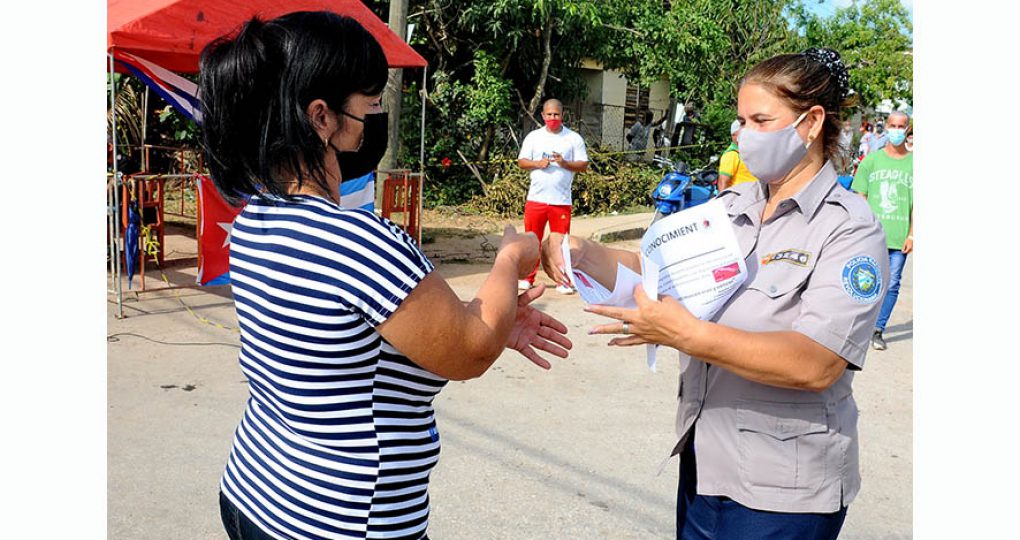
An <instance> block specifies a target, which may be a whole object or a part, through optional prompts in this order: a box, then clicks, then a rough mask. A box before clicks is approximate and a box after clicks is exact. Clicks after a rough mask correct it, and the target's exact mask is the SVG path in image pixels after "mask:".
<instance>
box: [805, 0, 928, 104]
mask: <svg viewBox="0 0 1020 540" xmlns="http://www.w3.org/2000/svg"><path fill="white" fill-rule="evenodd" d="M793 11H794V17H793V19H794V21H795V24H796V25H797V27H798V28H800V29H801V30H802V37H801V40H802V43H803V45H804V46H806V47H822V46H827V47H831V48H833V49H836V50H837V51H839V52H840V55H841V56H842V57H843V61H844V63H846V65H847V67H848V68H850V87H851V88H853V90H854V91H855V92H856V93H857V95H858V100H859V101H858V106H859V107H862V108H864V109H871V108H874V107H875V106H876V105H878V104H879V103H881V102H882V101H883V100H886V99H889V100H892V101H894V102H895V101H900V100H902V101H906V102H908V103H909V102H912V101H913V94H914V91H913V78H914V68H913V39H912V37H911V36H912V33H913V24H912V23H911V21H910V13H909V12H907V9H906V8H905V7H903V4H902V3H900V1H899V0H862V1H859V2H853V3H852V4H851V5H850V6H848V7H846V8H841V9H837V10H836V13H835V14H834V15H832V16H831V17H827V18H823V17H820V16H818V15H815V14H814V13H812V12H811V11H809V10H808V9H807V8H806V7H805V6H804V5H803V4H799V5H797V6H796V7H795V8H794V10H793Z"/></svg>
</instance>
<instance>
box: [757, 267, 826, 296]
mask: <svg viewBox="0 0 1020 540" xmlns="http://www.w3.org/2000/svg"><path fill="white" fill-rule="evenodd" d="M813 270H814V268H813V267H812V266H795V265H792V264H787V263H776V262H773V263H771V264H769V265H767V266H762V267H761V268H759V269H758V275H756V276H755V278H754V281H752V282H751V284H750V285H748V286H747V288H748V289H753V290H756V291H759V292H761V293H762V294H764V295H766V296H768V297H769V298H779V297H781V296H786V295H789V294H793V293H795V292H797V291H799V290H800V289H802V288H803V287H804V284H805V283H807V280H808V278H809V277H811V272H812V271H813Z"/></svg>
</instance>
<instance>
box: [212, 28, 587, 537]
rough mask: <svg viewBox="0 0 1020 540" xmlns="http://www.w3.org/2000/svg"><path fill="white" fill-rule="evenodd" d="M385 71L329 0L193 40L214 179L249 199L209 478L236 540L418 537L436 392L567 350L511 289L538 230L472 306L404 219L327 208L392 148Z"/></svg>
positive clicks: (236, 242) (533, 250)
mask: <svg viewBox="0 0 1020 540" xmlns="http://www.w3.org/2000/svg"><path fill="white" fill-rule="evenodd" d="M386 79H387V64H386V58H385V56H384V54H383V51H382V49H381V47H380V46H379V44H378V43H377V42H376V41H375V39H374V38H373V37H372V36H371V34H369V33H368V32H367V31H365V29H364V28H362V27H361V26H360V25H359V24H358V23H357V22H355V21H354V20H352V19H349V18H346V17H342V16H339V15H336V14H334V13H328V12H300V13H291V14H288V15H285V16H283V17H280V18H277V19H274V20H271V21H268V22H262V21H259V20H257V19H253V20H251V21H249V22H248V23H246V24H245V25H244V27H243V28H242V29H241V30H240V32H239V33H238V34H237V35H236V36H232V37H226V36H225V37H223V38H221V39H220V40H217V41H216V42H214V43H213V44H211V45H210V46H209V47H208V48H207V49H206V50H205V51H204V52H203V54H202V60H201V82H200V92H201V96H202V107H203V115H204V124H203V144H204V146H205V151H206V155H207V157H208V161H209V166H210V169H211V172H212V176H213V180H214V182H215V183H216V186H217V188H218V189H219V190H220V192H221V193H222V194H223V195H224V196H225V197H226V198H227V199H228V200H235V201H236V200H239V199H244V200H247V205H246V207H245V209H244V211H243V212H242V213H241V214H240V215H239V216H238V218H237V220H236V221H235V223H234V227H233V230H232V233H231V248H230V277H231V283H232V287H233V294H234V302H235V306H236V310H237V319H238V325H239V326H240V328H241V352H240V362H241V368H242V370H243V371H244V373H245V375H246V376H247V378H248V384H249V389H250V394H251V396H250V398H249V400H248V403H247V406H246V407H245V411H244V415H243V417H242V419H241V423H240V425H239V426H238V428H237V431H236V433H235V436H234V444H233V448H232V450H231V453H230V456H229V458H228V461H227V466H226V471H225V472H224V474H223V477H222V480H221V482H220V508H221V515H222V517H223V523H224V526H225V528H226V529H227V533H228V535H229V536H230V538H231V539H233V540H237V539H252V538H256V539H257V538H425V537H426V536H425V533H426V528H427V526H428V512H429V498H428V491H427V488H428V478H429V473H430V472H431V470H432V467H433V466H434V465H435V463H436V460H437V458H438V455H439V435H438V432H437V431H436V423H435V419H434V416H433V409H432V400H433V398H434V397H435V395H436V394H437V393H438V392H439V391H440V390H441V389H442V388H443V386H444V385H445V384H446V381H447V380H449V379H455V380H463V379H469V378H473V377H478V376H480V375H481V374H482V373H484V372H485V371H486V369H488V368H489V366H490V365H492V363H493V362H494V361H495V360H496V358H497V357H498V356H499V355H500V354H501V353H502V351H503V350H504V348H507V347H510V348H513V349H516V350H518V351H520V352H521V353H522V354H523V355H524V356H525V357H527V358H528V359H530V360H531V361H532V362H534V363H535V364H537V365H539V366H541V367H543V368H546V369H548V368H549V363H548V362H547V361H546V360H544V359H542V358H541V357H540V356H539V355H538V354H537V353H536V351H535V349H541V350H544V351H547V352H549V353H551V354H553V355H555V356H559V357H566V355H567V349H569V348H570V347H571V343H570V341H569V340H568V339H567V338H566V336H565V335H564V334H565V333H566V331H567V329H566V327H565V326H563V324H561V323H560V322H558V321H556V320H555V319H552V318H551V317H549V316H547V315H544V314H542V313H540V312H538V311H536V310H535V309H533V308H531V307H529V306H528V304H529V303H530V302H531V301H533V300H534V299H536V298H538V297H539V296H540V295H541V294H542V291H543V289H542V288H537V289H533V290H532V291H528V292H527V293H525V294H524V295H522V296H520V297H518V296H517V294H516V293H517V290H516V283H517V279H518V278H520V277H522V276H524V275H526V274H527V273H528V272H529V271H530V270H531V269H532V268H534V266H535V264H536V261H537V259H538V242H537V240H536V238H535V237H534V235H532V234H517V233H516V232H515V231H514V229H513V227H510V226H508V227H507V229H506V231H505V232H504V236H503V241H502V245H501V246H500V250H499V252H498V253H497V255H496V260H495V263H494V264H493V267H492V272H491V273H490V275H489V276H488V278H487V279H486V281H485V283H484V284H483V285H482V287H481V288H480V289H479V291H478V294H477V296H476V297H475V299H474V300H472V301H471V302H467V303H465V302H462V301H460V300H459V299H458V298H457V296H456V295H455V294H454V293H453V291H452V290H451V289H450V287H449V286H448V285H447V283H446V282H445V281H444V280H443V278H442V277H440V276H439V275H438V274H437V273H435V272H433V271H432V270H433V266H432V263H431V262H429V260H428V259H427V258H426V257H425V255H424V254H423V253H422V252H421V250H420V249H419V248H418V246H417V244H416V243H415V242H414V241H413V240H412V239H411V238H410V237H409V236H407V234H405V233H404V232H403V231H401V230H400V229H399V228H398V227H397V226H395V225H393V224H392V223H390V222H389V221H387V220H384V219H381V218H379V217H377V216H375V215H374V214H372V213H371V212H367V211H364V210H359V209H349V208H344V207H342V206H340V204H339V195H338V193H339V191H338V188H339V184H340V182H341V179H342V178H343V177H345V176H354V175H356V173H355V170H356V169H357V168H358V167H359V164H360V165H361V166H362V168H363V166H364V165H365V164H366V163H367V164H368V165H369V166H371V167H374V165H375V164H376V163H378V160H379V157H380V156H381V151H380V149H384V148H385V141H386V132H385V127H384V126H385V125H386V122H385V115H384V113H381V108H380V105H379V101H380V99H379V96H380V94H381V92H382V90H383V88H384V87H385V85H386ZM380 126H382V128H381V129H380ZM357 172H363V171H360V170H359V171H357Z"/></svg>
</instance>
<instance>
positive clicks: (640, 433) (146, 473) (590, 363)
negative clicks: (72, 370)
mask: <svg viewBox="0 0 1020 540" xmlns="http://www.w3.org/2000/svg"><path fill="white" fill-rule="evenodd" d="M627 219H630V221H631V222H640V221H642V220H645V222H647V221H646V220H647V218H646V217H644V216H636V217H630V218H628V217H627V216H619V217H617V218H599V219H586V218H578V219H577V220H576V221H575V231H577V230H578V229H580V230H588V231H592V230H596V229H599V228H604V227H607V226H612V224H613V223H620V222H623V221H626V220H627ZM516 225H518V226H520V222H519V221H518V222H516ZM501 228H502V227H501V224H500V223H499V222H497V221H494V220H488V219H485V218H478V217H475V216H466V215H443V216H437V215H435V214H431V213H427V214H426V215H425V228H424V234H423V236H424V239H423V248H424V250H425V251H426V253H427V254H428V255H429V257H430V258H432V260H433V261H435V262H436V263H437V269H438V271H439V272H440V274H441V275H443V276H444V277H445V278H446V279H447V280H448V282H449V283H450V284H451V286H452V287H453V289H454V291H456V292H457V294H458V295H459V296H460V297H461V298H465V299H467V298H470V297H471V296H473V294H474V292H475V291H476V290H477V288H478V287H479V286H480V284H481V283H482V281H483V280H484V278H485V275H486V272H487V268H488V267H487V264H486V263H487V262H488V261H490V260H491V257H492V254H493V253H494V250H495V246H496V245H498V241H499V233H498V231H500V230H501ZM171 232H173V233H174V234H172V235H170V236H169V237H168V240H167V242H166V247H167V253H168V256H169V262H168V264H167V265H166V269H165V273H166V275H167V279H168V280H169V281H170V282H171V283H176V284H182V285H187V284H191V283H193V282H194V275H195V269H194V253H195V249H196V248H195V243H194V242H195V241H194V232H193V230H192V231H189V230H187V228H184V229H179V228H177V227H173V228H172V229H171ZM480 233H481V234H480ZM484 233H488V234H484ZM617 245H619V246H621V247H631V248H633V247H634V246H635V242H633V241H631V242H623V243H619V244H617ZM910 261H912V259H911V260H908V265H907V268H906V271H905V275H904V283H903V286H902V290H901V296H900V301H899V305H898V306H897V309H896V311H895V312H894V314H893V317H892V320H891V321H890V328H889V329H888V331H887V337H888V340H889V349H888V350H887V351H882V352H874V351H873V352H871V353H870V354H869V355H868V359H867V364H866V366H865V369H864V371H862V372H861V373H860V374H858V375H857V377H856V379H855V382H854V389H855V395H856V397H857V401H858V405H859V407H860V410H861V415H860V433H861V471H862V476H863V488H862V491H861V494H860V495H859V497H858V499H857V500H856V501H855V502H854V503H853V504H852V505H851V507H850V511H849V513H848V516H847V521H846V525H845V527H844V529H843V533H842V535H841V536H840V537H841V538H843V539H845V540H847V539H848V540H865V539H900V538H911V537H912V534H913V533H912V529H913V527H912V509H913V504H912V500H913V499H912V487H913V486H912V464H913V454H912V441H913V436H912V430H911V426H912V411H913V409H912V404H913V387H912V377H913V363H912V354H913V353H912V351H913V313H912V309H911V306H912V295H913V293H912V290H913V289H912V279H911V276H912V263H911V262H910ZM146 276H147V277H146V280H147V287H149V288H150V289H154V288H158V287H159V286H160V282H161V279H160V273H159V271H158V270H156V269H154V268H153V267H152V266H151V265H150V266H149V268H148V269H147V274H146ZM539 281H540V282H543V281H545V282H546V283H548V281H547V280H546V278H545V277H544V276H541V275H540V279H539ZM139 286H140V282H139V279H138V277H136V278H135V280H134V287H135V288H136V289H137V288H138V287H139ZM537 304H538V306H539V308H540V309H543V310H545V311H547V312H548V313H550V314H552V315H554V316H556V317H558V318H560V319H561V320H562V321H564V322H565V323H566V324H567V326H568V327H569V329H570V336H571V337H572V339H573V340H574V343H575V348H574V350H573V352H572V354H571V357H570V358H568V359H566V360H556V361H554V362H553V364H554V367H553V369H552V370H550V371H548V372H546V371H543V370H540V369H538V368H536V367H535V366H533V365H531V364H530V363H529V362H527V361H525V360H524V359H523V358H521V357H520V356H519V355H517V353H514V352H507V353H505V354H504V355H503V356H502V357H501V358H500V359H499V360H498V361H497V363H496V364H495V365H494V366H493V368H492V369H490V370H489V372H487V373H486V374H485V375H484V376H482V377H481V378H479V379H477V380H473V381H469V382H452V383H450V384H449V385H448V386H447V388H446V389H445V390H444V391H443V392H442V393H440V395H439V396H438V397H437V399H436V402H435V408H436V411H437V422H438V425H439V430H440V433H441V437H442V441H443V449H442V457H441V459H440V462H439V464H438V465H437V467H436V469H435V471H434V472H433V475H432V482H431V487H430V494H431V499H432V515H431V518H430V529H429V534H430V536H431V537H432V538H436V539H476V538H535V539H547V538H555V539H575V538H585V539H587V538H607V539H608V538H613V539H617V538H633V539H645V538H672V537H673V531H674V512H675V506H674V504H675V494H676V482H677V468H676V460H675V459H674V460H672V461H670V462H669V463H667V464H666V466H665V468H664V469H662V472H661V473H660V472H659V470H660V466H661V465H662V463H663V459H664V458H665V457H666V455H667V453H668V451H669V449H670V448H671V446H672V442H673V437H674V435H673V415H674V412H675V396H676V385H677V377H678V367H677V363H676V362H675V361H674V360H673V359H674V358H676V356H675V354H672V355H671V354H668V351H660V353H659V369H658V371H657V372H656V373H651V372H650V371H649V370H648V368H647V367H646V366H645V362H644V351H643V349H642V350H638V349H609V348H607V347H605V342H606V341H608V340H607V339H605V338H598V337H589V336H587V335H586V334H585V331H586V330H587V328H589V327H591V326H592V325H594V324H597V323H598V322H599V318H598V317H597V316H594V315H591V314H588V313H585V312H583V311H582V310H581V307H582V302H581V301H580V299H579V298H578V297H577V296H576V295H574V296H561V295H558V294H557V293H555V292H549V293H547V294H546V296H545V297H543V298H541V299H540V300H539V301H538V303H537ZM124 309H125V314H126V315H127V316H126V317H125V318H123V319H119V318H117V317H116V316H115V312H116V308H115V305H114V304H112V303H111V304H108V310H107V315H108V316H107V327H108V330H107V333H108V336H109V337H108V341H109V345H108V371H107V373H108V387H107V390H108V435H107V451H108V467H107V478H108V484H107V485H108V518H107V519H108V537H109V538H113V539H125V540H127V539H136V538H187V539H206V538H208V539H222V538H225V534H224V533H223V532H222V526H221V525H220V522H219V515H218V510H217V506H216V504H217V503H216V500H217V499H216V496H217V495H216V494H217V490H218V482H219V477H220V475H221V474H222V471H223V467H224V463H225V460H226V457H227V454H228V452H229V449H230V444H231V437H232V434H233V430H234V429H235V427H236V425H237V422H238V420H239V418H240V415H241V412H242V410H243V407H244V402H245V399H246V397H247V387H246V381H245V380H244V377H243V376H242V374H241V372H240V368H239V366H238V363H237V343H238V339H237V334H236V332H235V331H233V330H232V327H233V326H234V325H235V324H236V321H235V318H234V311H233V302H232V299H231V295H230V291H229V288H228V287H214V288H202V289H194V288H192V289H177V290H170V291H162V292H159V291H152V290H150V291H149V292H145V293H141V294H137V295H136V294H135V293H129V294H127V295H126V300H125V305H124Z"/></svg>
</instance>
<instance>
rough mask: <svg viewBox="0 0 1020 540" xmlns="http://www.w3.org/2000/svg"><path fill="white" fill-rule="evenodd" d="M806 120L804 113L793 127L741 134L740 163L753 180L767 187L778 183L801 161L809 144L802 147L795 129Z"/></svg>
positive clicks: (802, 141) (801, 141)
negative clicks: (763, 183)
mask: <svg viewBox="0 0 1020 540" xmlns="http://www.w3.org/2000/svg"><path fill="white" fill-rule="evenodd" d="M805 116H807V113H806V112H805V113H804V114H802V115H800V117H798V118H797V120H796V121H795V122H794V123H792V124H790V125H789V126H786V127H785V128H783V129H780V130H777V131H753V130H750V129H747V128H744V129H741V130H740V136H739V139H740V142H738V143H737V145H738V146H739V147H740V159H742V160H743V161H744V164H745V165H747V170H748V171H750V173H751V174H753V175H754V177H755V178H757V179H758V180H759V181H761V182H765V183H767V184H772V183H774V182H778V181H780V180H782V179H783V178H785V177H786V175H788V174H790V171H792V170H793V167H794V166H796V165H797V164H798V163H800V160H802V159H804V156H806V155H807V151H808V147H809V146H811V143H808V144H804V140H803V139H801V138H800V135H799V134H797V129H796V128H797V124H800V122H801V120H803V119H804V117H805Z"/></svg>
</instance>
